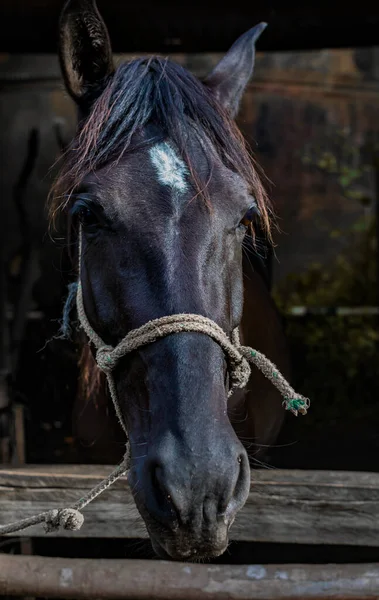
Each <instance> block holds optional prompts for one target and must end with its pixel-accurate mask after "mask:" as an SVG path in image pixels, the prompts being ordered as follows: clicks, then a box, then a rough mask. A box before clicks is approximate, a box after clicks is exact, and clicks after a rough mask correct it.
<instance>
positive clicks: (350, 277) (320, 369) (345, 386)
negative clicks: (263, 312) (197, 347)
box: [273, 130, 379, 427]
mask: <svg viewBox="0 0 379 600" xmlns="http://www.w3.org/2000/svg"><path fill="white" fill-rule="evenodd" d="M372 149H373V147H372V146H371V149H370V151H368V146H367V145H366V146H365V147H359V146H357V145H355V144H354V143H353V142H352V140H351V139H349V136H348V133H347V132H346V130H340V131H337V132H334V133H333V135H332V137H331V138H329V139H325V140H322V141H321V142H320V143H319V144H318V146H313V147H310V146H309V147H307V148H306V149H305V151H304V154H303V157H302V162H303V164H304V165H306V166H307V168H310V169H317V170H318V171H321V172H322V173H323V174H324V176H325V177H328V178H331V179H332V181H333V183H334V184H335V185H336V186H337V187H336V192H338V193H339V194H340V195H342V196H344V197H346V199H349V200H356V201H357V202H358V203H359V204H360V205H361V206H362V213H364V212H366V214H362V216H361V217H360V218H359V219H358V220H357V221H356V222H355V223H354V224H353V226H352V227H350V228H349V230H341V229H334V230H331V231H329V235H330V237H331V238H333V239H337V238H342V240H346V245H345V246H346V248H345V250H343V251H341V253H340V254H339V255H337V256H336V257H335V258H334V259H332V260H331V261H329V262H328V263H327V264H324V265H321V264H313V265H311V266H310V267H309V268H308V269H307V270H306V271H305V272H303V273H294V274H291V275H289V276H288V277H287V278H286V279H285V280H284V281H282V282H281V283H280V284H279V285H278V286H277V287H276V288H275V289H274V292H273V293H274V298H275V300H276V302H277V305H278V306H279V308H280V309H281V311H282V312H283V313H284V314H285V315H286V314H288V311H289V309H290V308H291V307H293V306H308V307H321V306H322V307H336V306H364V305H371V306H372V305H374V306H376V305H377V302H378V298H377V294H378V292H377V266H376V256H377V249H376V245H377V240H376V222H375V219H374V217H373V216H372V215H367V211H366V210H365V208H364V207H367V206H368V205H370V204H371V203H372V198H370V196H369V194H367V193H365V192H364V191H363V190H364V189H365V188H366V189H367V176H368V175H369V174H371V171H372V169H373V165H374V158H373V152H372ZM331 201H332V200H331ZM285 323H286V333H287V336H288V339H289V342H290V345H291V349H292V354H293V370H294V377H293V383H294V386H295V389H297V390H298V391H299V392H300V393H302V394H304V395H306V396H308V397H309V398H310V399H311V402H312V404H311V410H310V413H309V416H307V418H306V419H305V421H306V425H303V423H305V421H304V422H302V427H304V426H305V427H314V426H315V425H318V426H320V427H322V426H325V421H326V420H327V421H329V422H330V421H331V420H334V419H340V418H341V417H342V416H343V417H344V419H348V420H349V418H351V419H356V418H358V415H359V416H362V415H363V414H365V415H366V416H367V415H370V417H371V418H375V419H378V420H379V415H378V410H377V408H376V406H375V404H376V403H377V398H378V395H379V377H378V373H379V356H378V347H379V346H378V344H379V328H378V318H377V317H375V316H365V315H359V316H358V315H357V316H349V317H346V316H308V317H304V318H299V317H286V321H285Z"/></svg>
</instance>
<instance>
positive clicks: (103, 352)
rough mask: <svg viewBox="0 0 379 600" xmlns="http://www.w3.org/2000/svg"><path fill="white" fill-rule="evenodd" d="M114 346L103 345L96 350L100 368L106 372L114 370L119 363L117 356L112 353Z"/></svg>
mask: <svg viewBox="0 0 379 600" xmlns="http://www.w3.org/2000/svg"><path fill="white" fill-rule="evenodd" d="M112 350H113V348H112V346H101V348H99V349H98V350H97V352H96V362H97V366H98V367H99V369H101V370H102V371H104V373H110V372H111V371H113V369H114V368H115V366H116V364H117V358H115V357H114V356H113V354H112Z"/></svg>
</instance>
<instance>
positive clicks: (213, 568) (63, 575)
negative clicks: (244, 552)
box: [0, 554, 379, 600]
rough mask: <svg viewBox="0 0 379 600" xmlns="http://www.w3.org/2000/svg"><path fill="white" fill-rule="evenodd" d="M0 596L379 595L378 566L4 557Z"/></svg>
mask: <svg viewBox="0 0 379 600" xmlns="http://www.w3.org/2000/svg"><path fill="white" fill-rule="evenodd" d="M0 595H1V596H37V597H48V598H79V599H83V600H84V599H88V600H89V599H91V600H93V599H94V598H96V599H104V600H106V599H107V600H118V599H120V600H121V599H122V600H152V599H153V598H154V600H232V599H234V600H290V599H291V598H297V599H301V600H316V599H317V600H319V599H320V598H323V599H330V600H331V599H333V600H336V599H339V600H342V599H346V600H347V599H349V600H352V599H355V600H366V599H373V598H376V599H377V598H379V565H378V564H360V565H357V564H351V565H238V566H236V565H200V564H185V563H170V562H163V561H148V560H124V559H87V558H86V559H82V558H46V557H42V556H11V555H7V554H3V555H0Z"/></svg>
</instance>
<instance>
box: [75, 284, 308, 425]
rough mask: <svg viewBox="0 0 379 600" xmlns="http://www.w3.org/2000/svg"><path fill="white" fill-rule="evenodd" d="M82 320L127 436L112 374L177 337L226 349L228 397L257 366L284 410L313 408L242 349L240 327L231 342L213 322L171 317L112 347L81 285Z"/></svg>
mask: <svg viewBox="0 0 379 600" xmlns="http://www.w3.org/2000/svg"><path fill="white" fill-rule="evenodd" d="M76 303H77V310H78V317H79V321H80V324H81V326H82V328H83V329H84V331H85V333H86V334H87V336H88V338H89V340H90V341H91V342H92V343H93V345H94V346H95V348H96V362H97V365H98V367H99V369H101V370H102V371H103V372H104V373H105V374H106V376H107V380H108V385H109V390H110V393H111V397H112V400H113V404H114V406H115V410H116V413H117V416H118V418H119V420H120V422H121V425H122V426H123V428H124V430H125V432H126V427H125V424H124V421H123V417H122V414H121V410H120V407H119V404H118V400H117V394H116V386H115V383H114V380H113V376H112V371H113V370H114V369H115V367H116V366H117V364H118V362H119V361H120V359H121V358H123V357H124V356H126V355H127V354H130V352H133V351H134V350H137V349H138V348H141V347H142V346H146V345H147V344H152V343H153V342H155V341H157V340H159V339H161V338H164V337H166V336H168V335H172V334H174V333H183V332H187V333H189V332H191V333H202V334H204V335H208V336H209V337H210V338H212V340H214V341H215V342H216V343H217V344H219V346H220V347H221V348H222V350H223V352H224V354H225V356H226V360H227V366H228V372H229V377H230V389H229V393H228V396H231V395H232V394H233V392H234V391H235V390H236V389H237V388H244V387H245V386H246V385H247V382H248V381H249V377H250V373H251V368H250V364H249V363H252V364H254V365H255V366H256V367H257V368H258V369H259V370H260V371H261V372H262V373H263V375H265V376H266V377H267V378H268V379H269V380H270V381H271V382H272V383H273V385H274V386H275V387H276V388H277V389H278V390H279V392H280V393H281V394H282V396H283V398H284V400H283V406H284V407H285V408H286V410H290V411H291V412H292V413H293V414H295V415H296V416H297V415H298V414H299V413H300V414H303V415H305V414H306V413H307V410H308V408H309V403H310V402H309V399H308V398H304V396H300V395H299V394H296V392H295V390H294V389H293V388H292V387H291V386H290V384H289V383H288V382H287V381H286V379H285V378H284V377H283V375H282V374H281V373H280V371H279V370H278V369H277V367H276V366H275V365H274V364H273V363H272V362H271V361H270V360H269V359H268V358H267V357H266V356H265V355H264V354H262V353H261V352H258V350H254V349H253V348H250V347H249V346H242V345H241V343H240V338H239V330H238V327H237V328H236V329H234V331H233V332H232V335H231V338H229V337H228V336H227V334H226V333H225V332H224V331H223V329H221V327H219V326H218V325H217V323H215V322H214V321H212V320H211V319H208V318H207V317H203V316H201V315H195V314H187V313H184V314H176V315H170V316H167V317H160V318H159V319H154V320H153V321H149V322H148V323H145V325H142V327H139V328H138V329H133V330H132V331H130V332H129V333H128V334H127V335H126V336H125V337H124V338H123V339H122V340H121V342H119V343H118V344H117V346H115V347H113V346H109V345H108V344H105V342H104V341H103V340H102V339H101V337H100V336H99V335H98V334H97V333H96V332H95V331H94V330H93V328H92V327H91V325H90V323H89V321H88V318H87V315H86V312H85V309H84V303H83V292H82V286H81V283H80V281H79V283H78V289H77V296H76Z"/></svg>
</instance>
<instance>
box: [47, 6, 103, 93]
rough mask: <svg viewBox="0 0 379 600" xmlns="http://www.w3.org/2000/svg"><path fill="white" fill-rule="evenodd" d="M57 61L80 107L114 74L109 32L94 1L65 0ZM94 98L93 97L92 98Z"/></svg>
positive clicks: (68, 89) (70, 91) (60, 23)
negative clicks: (58, 60)
mask: <svg viewBox="0 0 379 600" xmlns="http://www.w3.org/2000/svg"><path fill="white" fill-rule="evenodd" d="M59 59H60V63H61V69H62V74H63V77H64V80H65V84H66V88H67V91H68V92H69V94H70V96H71V97H72V98H73V99H74V100H75V101H76V102H77V103H78V104H82V103H83V100H84V101H85V100H86V98H87V97H88V95H90V94H91V92H92V94H91V95H92V96H93V94H97V95H99V93H101V91H102V85H103V84H104V81H105V79H106V77H107V76H108V75H110V74H111V73H112V72H113V71H114V66H113V58H112V48H111V44H110V41H109V35H108V30H107V28H106V25H105V23H104V21H103V19H102V17H101V15H100V13H99V11H98V9H97V6H96V2H95V0H68V2H66V4H65V6H64V7H63V10H62V12H61V16H60V21H59ZM92 99H93V98H92Z"/></svg>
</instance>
